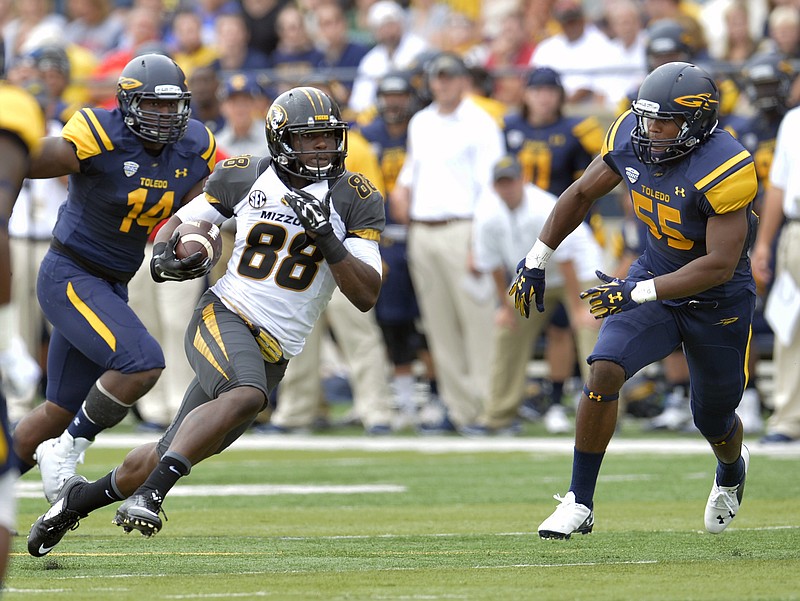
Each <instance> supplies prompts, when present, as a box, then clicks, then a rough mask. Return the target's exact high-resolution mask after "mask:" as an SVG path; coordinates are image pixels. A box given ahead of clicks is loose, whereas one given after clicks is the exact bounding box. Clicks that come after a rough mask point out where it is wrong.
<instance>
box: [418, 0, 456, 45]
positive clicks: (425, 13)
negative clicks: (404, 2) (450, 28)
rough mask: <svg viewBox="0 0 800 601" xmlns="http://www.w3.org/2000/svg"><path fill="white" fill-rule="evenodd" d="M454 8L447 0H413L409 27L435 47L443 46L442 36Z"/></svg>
mask: <svg viewBox="0 0 800 601" xmlns="http://www.w3.org/2000/svg"><path fill="white" fill-rule="evenodd" d="M451 12H452V9H451V8H450V6H449V5H448V3H447V2H440V1H437V0H411V2H410V3H409V4H408V16H409V19H408V29H409V31H410V32H411V33H413V34H414V35H417V36H419V37H421V38H422V39H423V40H425V41H426V42H428V44H429V45H430V46H432V47H434V48H441V47H442V38H443V33H444V31H445V27H446V23H447V21H448V18H449V16H450V13H451Z"/></svg>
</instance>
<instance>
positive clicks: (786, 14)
mask: <svg viewBox="0 0 800 601" xmlns="http://www.w3.org/2000/svg"><path fill="white" fill-rule="evenodd" d="M759 51H761V52H777V53H779V54H782V55H784V56H785V57H787V58H798V57H800V10H799V9H798V8H797V7H795V6H777V7H775V8H774V9H773V10H772V12H771V13H770V14H769V37H768V38H767V39H766V40H764V41H763V42H762V43H761V44H760V45H759Z"/></svg>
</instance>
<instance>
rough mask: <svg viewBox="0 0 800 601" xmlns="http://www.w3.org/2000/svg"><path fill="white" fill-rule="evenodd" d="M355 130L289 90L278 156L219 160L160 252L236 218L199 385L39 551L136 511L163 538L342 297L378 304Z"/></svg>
mask: <svg viewBox="0 0 800 601" xmlns="http://www.w3.org/2000/svg"><path fill="white" fill-rule="evenodd" d="M347 130H348V126H347V123H346V122H345V121H343V120H342V117H341V113H340V111H339V107H338V105H337V104H336V103H335V102H334V101H333V100H332V99H331V98H330V97H329V96H327V95H326V94H324V93H322V92H321V91H320V90H318V89H316V88H312V87H299V88H292V89H291V90H288V91H286V92H284V93H283V94H281V95H280V96H278V97H277V98H276V99H275V102H273V104H272V106H271V107H270V109H269V111H268V113H267V147H268V149H269V154H270V156H264V157H256V156H249V155H243V156H238V157H233V158H230V159H227V160H225V161H222V162H220V163H219V164H218V165H217V166H216V167H215V169H214V172H213V173H212V175H211V177H210V178H209V179H208V183H207V184H206V186H205V189H204V194H201V195H200V196H198V197H197V198H195V199H194V200H193V201H192V202H190V203H189V204H188V205H186V206H185V207H182V208H181V209H180V210H179V211H178V212H177V214H176V215H174V216H173V217H172V218H170V220H169V221H168V222H167V223H166V224H165V225H164V227H163V228H162V229H161V230H159V232H158V234H157V235H156V245H162V246H163V245H166V244H167V240H168V239H170V234H171V233H172V232H173V231H174V230H175V228H176V227H177V226H178V225H179V224H180V223H181V222H185V221H189V220H193V219H205V220H208V221H213V222H214V223H217V224H220V223H222V222H223V221H225V220H226V219H227V218H230V217H234V218H235V219H236V242H235V244H234V250H233V254H232V256H231V258H230V260H229V261H228V269H227V270H226V271H225V274H224V275H223V276H222V277H221V278H220V279H219V280H217V281H216V282H215V283H214V285H213V286H212V287H211V288H210V289H209V290H207V291H206V293H205V294H204V295H203V297H202V298H201V299H200V301H199V302H198V305H197V307H196V308H195V311H194V314H193V316H192V319H191V321H190V323H189V327H188V328H187V329H186V337H185V339H184V346H185V349H186V355H187V358H188V359H189V363H190V364H191V366H192V369H194V372H195V378H194V379H193V380H192V381H191V382H190V383H189V384H188V388H187V390H186V394H185V395H184V398H183V402H182V404H181V407H180V409H179V410H178V413H177V414H176V415H175V417H174V419H173V421H172V424H171V425H170V427H169V428H168V429H167V431H166V432H165V433H164V435H163V436H162V437H161V439H160V440H159V441H158V442H152V443H147V444H144V445H142V446H139V447H137V448H136V449H134V450H132V451H131V452H130V453H128V455H127V456H126V458H125V460H124V461H123V463H122V465H120V466H119V467H117V468H115V469H114V470H112V471H111V472H110V473H108V474H106V475H105V476H104V477H102V478H100V479H99V480H97V481H95V482H92V483H88V482H86V479H85V478H83V476H79V475H75V476H72V477H71V478H70V479H69V480H68V481H67V483H66V484H65V485H64V486H63V488H62V491H61V494H60V495H59V497H58V499H57V500H56V502H55V503H54V504H53V506H52V507H51V508H50V510H49V511H48V512H47V513H45V514H44V515H42V516H41V517H39V519H37V520H36V522H35V523H34V524H33V526H32V527H31V531H30V533H29V535H28V552H29V553H31V554H32V555H35V556H37V557H41V556H43V555H45V554H47V553H49V552H50V550H51V549H52V548H53V547H54V546H55V545H56V544H58V542H59V541H60V540H61V539H62V538H63V537H64V535H65V534H66V533H67V532H69V530H71V529H74V528H76V527H77V525H78V523H79V521H80V520H81V519H82V518H84V517H86V516H87V515H88V514H89V512H91V511H93V510H94V509H97V508H99V507H105V506H106V505H109V504H111V503H114V502H116V501H121V500H123V499H126V500H125V502H124V503H122V504H121V505H120V507H119V508H118V509H117V513H116V516H115V518H114V523H115V524H117V525H118V526H121V527H122V528H123V529H124V530H125V531H126V532H130V531H132V530H138V531H140V532H141V533H142V534H143V535H145V536H151V535H152V534H155V533H157V532H158V531H159V530H160V529H161V525H162V522H161V518H160V516H159V512H160V510H161V505H162V503H163V500H164V497H165V496H166V495H167V493H168V492H169V491H170V490H171V488H172V487H173V486H174V485H175V484H176V483H177V482H178V480H179V479H180V478H182V477H184V476H187V475H189V472H190V470H191V469H192V467H193V466H194V465H195V464H197V463H199V462H200V461H203V460H204V459H206V458H208V457H210V456H212V455H214V454H216V453H221V452H223V451H224V450H225V449H226V448H228V447H229V446H230V445H231V444H233V442H234V441H235V440H236V439H237V438H239V436H241V435H242V434H243V433H244V432H245V431H247V429H248V428H249V427H250V425H251V424H252V423H253V420H254V419H255V418H256V415H258V413H259V412H260V411H262V410H263V409H265V408H266V407H267V405H268V402H269V394H270V392H271V391H273V390H274V389H275V387H276V386H277V385H278V383H279V382H280V380H281V378H282V377H283V374H284V372H285V371H286V366H287V364H288V362H289V360H290V358H291V357H295V356H297V354H298V353H300V351H301V350H302V349H303V345H304V344H305V339H306V337H307V336H308V335H309V333H310V332H311V330H312V328H313V327H314V323H315V322H316V321H317V319H318V318H319V316H320V314H321V313H322V311H323V310H324V309H325V307H326V306H327V304H328V301H329V300H330V298H331V295H332V293H333V290H334V288H335V287H336V286H338V287H339V289H340V290H341V292H342V294H343V295H344V296H345V297H347V299H348V300H349V301H350V302H351V303H352V304H353V305H354V306H355V307H357V308H358V309H359V310H360V311H363V312H366V311H368V310H369V309H370V308H372V307H373V306H374V305H375V301H376V300H377V298H378V294H379V292H380V288H381V259H380V251H379V247H378V245H379V240H380V233H381V231H382V230H383V227H384V223H385V217H384V209H383V197H382V196H381V194H380V192H378V190H377V188H375V186H374V185H373V184H372V183H371V182H370V181H369V180H367V179H366V178H365V177H364V176H363V175H360V174H358V173H353V172H351V171H348V170H346V168H345V157H346V156H347V139H348V135H347ZM173 263H174V261H166V262H165V261H164V260H163V259H162V258H160V257H158V256H155V257H154V259H153V261H152V263H151V265H153V266H154V267H155V271H156V272H157V271H159V270H160V269H163V268H164V267H165V265H166V266H167V267H169V266H170V265H171V264H173ZM184 275H185V274H183V273H181V272H179V273H176V274H175V276H176V278H177V279H181V278H183V276H184Z"/></svg>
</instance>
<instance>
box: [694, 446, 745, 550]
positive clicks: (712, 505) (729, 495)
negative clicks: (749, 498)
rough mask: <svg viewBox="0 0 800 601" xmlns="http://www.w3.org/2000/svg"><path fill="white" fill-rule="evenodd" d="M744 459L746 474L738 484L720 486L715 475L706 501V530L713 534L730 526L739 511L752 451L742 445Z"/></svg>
mask: <svg viewBox="0 0 800 601" xmlns="http://www.w3.org/2000/svg"><path fill="white" fill-rule="evenodd" d="M742 459H744V475H742V480H741V481H740V482H739V484H737V485H736V486H718V485H717V476H716V474H715V475H714V484H713V485H712V487H711V494H710V495H708V503H706V513H705V522H706V530H708V531H709V532H710V533H711V534H719V533H720V532H722V531H723V530H725V528H727V527H728V524H730V523H731V522H732V521H733V518H735V517H736V514H737V513H739V506H740V505H741V504H742V497H743V496H744V482H745V479H746V478H747V470H748V468H749V467H750V451H749V450H748V449H747V447H746V446H744V445H742Z"/></svg>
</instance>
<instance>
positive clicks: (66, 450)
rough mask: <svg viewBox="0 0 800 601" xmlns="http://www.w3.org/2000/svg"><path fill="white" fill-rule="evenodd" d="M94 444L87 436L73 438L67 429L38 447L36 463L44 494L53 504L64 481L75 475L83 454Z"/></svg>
mask: <svg viewBox="0 0 800 601" xmlns="http://www.w3.org/2000/svg"><path fill="white" fill-rule="evenodd" d="M91 444H92V441H91V440H87V439H86V438H73V437H72V435H71V434H70V433H69V432H67V431H66V430H65V431H64V432H63V433H62V434H61V436H59V437H58V438H51V439H50V440H45V441H44V442H43V443H42V444H40V445H39V446H38V447H36V455H35V457H36V463H38V464H39V471H40V472H41V473H42V487H43V488H44V496H45V498H46V499H47V502H48V503H50V504H51V505H52V504H53V503H55V501H56V498H58V495H59V493H60V492H61V488H62V487H63V486H64V483H65V482H66V481H67V480H68V479H70V478H71V477H72V476H74V475H75V471H76V469H77V467H78V464H79V463H83V454H84V451H86V449H88V448H89V446H90V445H91Z"/></svg>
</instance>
